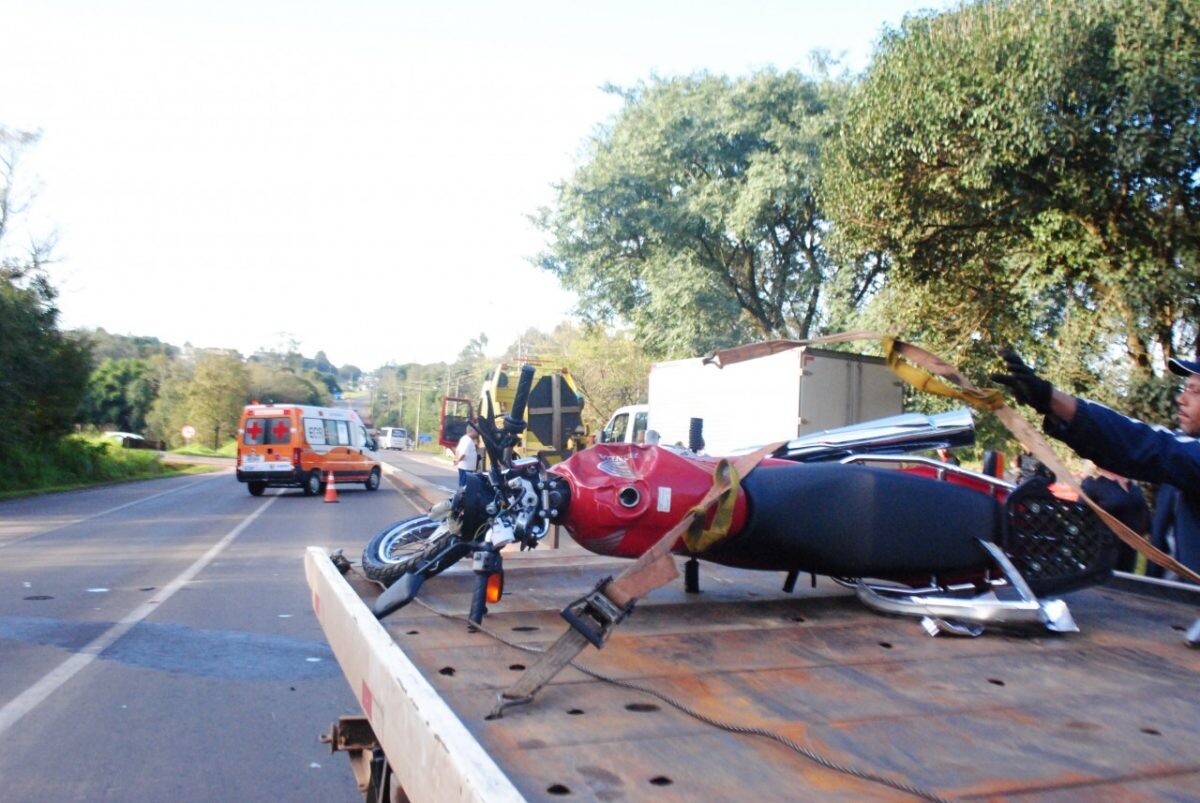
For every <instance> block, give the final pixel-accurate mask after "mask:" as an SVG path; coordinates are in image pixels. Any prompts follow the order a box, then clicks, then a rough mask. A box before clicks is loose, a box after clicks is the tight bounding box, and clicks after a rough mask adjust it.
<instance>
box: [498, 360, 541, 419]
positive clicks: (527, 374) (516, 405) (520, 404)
mask: <svg viewBox="0 0 1200 803" xmlns="http://www.w3.org/2000/svg"><path fill="white" fill-rule="evenodd" d="M533 373H534V367H533V366H532V365H530V364H528V363H526V364H525V365H522V366H521V376H520V378H519V379H518V380H517V389H516V392H515V393H514V394H513V404H512V410H510V411H509V413H508V415H506V416H504V431H505V432H514V433H515V432H523V431H524V430H525V406H526V404H527V403H528V402H529V390H530V388H532V387H533Z"/></svg>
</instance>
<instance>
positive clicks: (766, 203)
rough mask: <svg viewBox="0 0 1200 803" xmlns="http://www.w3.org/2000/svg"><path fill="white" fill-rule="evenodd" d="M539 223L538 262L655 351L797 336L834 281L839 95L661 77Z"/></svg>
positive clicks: (604, 134) (793, 85) (601, 317)
mask: <svg viewBox="0 0 1200 803" xmlns="http://www.w3.org/2000/svg"><path fill="white" fill-rule="evenodd" d="M612 91H614V92H619V94H621V95H622V97H623V98H624V101H625V105H624V108H623V109H622V111H621V112H620V113H619V114H618V115H617V117H616V119H615V120H614V121H613V122H612V123H611V125H608V126H607V127H605V128H603V129H602V130H601V131H600V132H599V133H598V134H597V135H596V136H595V137H594V139H593V140H592V142H591V143H590V150H589V153H588V155H587V158H586V161H585V163H584V164H583V165H582V166H581V167H580V168H579V169H578V170H577V171H576V172H575V174H574V175H573V176H572V177H571V178H570V179H569V180H568V181H567V182H565V183H564V184H563V185H561V186H560V187H559V189H558V198H557V202H556V204H555V205H554V206H553V207H552V208H549V209H544V210H542V212H541V213H540V216H539V218H538V222H539V225H540V226H541V227H542V228H543V229H544V230H545V231H546V232H548V233H549V235H550V237H551V242H550V246H549V248H548V250H547V251H546V252H545V253H544V254H542V255H541V257H540V258H539V260H538V261H539V264H540V265H541V266H542V267H544V268H545V269H547V270H549V271H551V272H553V273H555V274H556V275H557V276H558V277H559V278H560V280H561V281H562V283H563V284H564V285H565V286H566V287H567V288H569V289H571V290H574V291H575V292H576V293H578V295H579V298H580V305H579V307H580V311H581V313H582V314H583V316H584V318H585V320H586V321H588V322H591V323H605V322H612V321H628V322H630V323H631V324H632V327H633V332H634V336H635V338H636V340H637V342H638V343H639V344H641V346H642V347H643V348H644V349H645V351H646V352H647V353H648V354H651V355H653V356H655V357H668V356H679V355H689V354H697V353H702V352H705V351H708V350H711V349H712V348H714V347H717V346H723V345H729V344H733V343H738V342H743V341H745V340H746V339H750V338H757V337H774V336H790V337H804V336H806V335H808V334H809V333H810V332H811V331H813V329H814V328H815V327H816V326H817V324H818V323H819V321H820V319H821V315H822V295H821V294H822V288H823V285H824V283H825V282H826V280H827V279H828V278H829V276H830V273H831V271H832V264H831V261H830V258H829V255H828V253H827V250H826V248H825V245H824V231H825V229H826V221H825V220H824V219H823V217H822V215H821V214H820V210H819V208H818V203H817V195H816V187H817V182H818V180H819V178H820V173H821V166H820V159H819V154H820V149H821V144H822V142H823V141H824V139H825V137H826V136H827V134H828V132H829V131H830V130H831V128H832V125H833V122H834V120H835V118H836V104H837V101H838V99H839V98H840V97H841V95H842V93H843V91H844V87H843V86H842V85H841V84H838V83H835V82H831V81H825V82H817V81H813V80H810V79H807V78H805V77H803V76H801V75H800V74H798V73H794V72H788V73H782V74H778V73H774V72H763V73H759V74H757V75H755V76H752V77H751V78H748V79H744V80H736V81H735V80H731V79H727V78H722V77H713V76H706V75H699V76H693V77H687V78H674V79H655V80H653V81H651V82H649V83H647V84H645V85H641V86H638V87H636V88H634V89H631V90H628V91H619V90H616V89H613V90H612Z"/></svg>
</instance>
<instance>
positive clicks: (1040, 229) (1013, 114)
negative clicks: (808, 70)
mask: <svg viewBox="0 0 1200 803" xmlns="http://www.w3.org/2000/svg"><path fill="white" fill-rule="evenodd" d="M1198 120H1200V5H1198V4H1197V3H1195V2H1194V0H1136V2H1135V1H1134V0H1089V1H1088V2H1050V0H1009V1H1008V2H979V3H975V4H972V5H967V6H964V7H962V8H960V9H959V10H957V11H954V12H950V13H944V14H940V15H936V16H932V15H917V16H910V17H908V18H906V20H905V21H904V23H903V24H902V25H901V27H900V28H899V29H897V30H893V31H891V32H889V33H888V34H887V35H886V36H885V37H884V38H883V40H882V41H881V44H880V45H879V47H878V50H877V52H876V54H875V58H874V61H873V63H872V65H871V67H870V69H869V70H868V72H867V73H866V75H865V77H864V79H863V80H862V82H861V84H860V85H859V86H858V87H857V88H856V90H855V92H854V93H853V95H852V97H851V99H850V101H849V104H848V109H847V113H846V117H845V122H844V125H843V126H842V128H841V130H840V132H839V134H838V136H837V137H836V138H835V140H834V141H833V143H832V144H831V147H830V148H829V150H828V152H827V155H826V173H825V181H824V184H823V197H824V198H825V199H826V202H827V208H828V210H829V212H830V216H831V218H833V220H834V221H835V222H836V227H837V231H838V235H839V245H840V246H841V247H842V248H844V249H845V252H847V253H866V252H874V253H879V254H882V255H883V257H884V261H885V264H886V265H887V266H888V267H889V268H890V274H889V289H888V292H887V293H885V294H881V295H880V296H878V297H877V298H876V300H875V301H876V303H875V311H874V313H873V314H874V315H875V316H876V317H877V318H878V319H882V320H884V321H885V322H887V323H890V324H894V328H897V329H900V330H901V331H905V332H908V333H909V334H910V335H914V336H917V337H921V338H923V339H926V340H927V341H929V342H934V343H942V344H947V345H948V346H949V347H950V350H951V352H952V353H957V354H961V355H967V356H968V357H970V356H971V355H974V357H973V359H976V360H978V364H980V365H982V364H983V363H985V362H986V361H987V360H988V359H991V345H992V344H993V343H1004V342H1012V343H1016V344H1017V345H1018V346H1019V347H1020V348H1022V349H1023V350H1024V351H1026V352H1029V353H1031V354H1034V355H1035V356H1040V357H1041V358H1042V359H1043V360H1044V362H1046V363H1047V364H1048V366H1049V371H1050V374H1051V375H1052V378H1054V379H1055V380H1056V381H1058V382H1060V383H1064V382H1065V384H1067V385H1068V386H1069V387H1072V388H1073V389H1075V390H1077V391H1087V390H1089V389H1095V388H1097V387H1098V385H1097V383H1098V380H1099V378H1100V377H1101V376H1103V375H1104V374H1105V373H1106V371H1108V370H1109V367H1110V366H1112V365H1113V364H1114V359H1113V357H1114V354H1113V352H1112V346H1113V344H1114V343H1115V344H1119V349H1120V351H1122V352H1124V354H1125V355H1126V356H1127V358H1128V360H1127V361H1125V366H1124V367H1123V369H1122V372H1121V373H1122V374H1124V375H1126V376H1128V375H1129V374H1131V373H1132V374H1133V380H1132V384H1134V385H1135V384H1137V383H1138V382H1142V383H1145V382H1151V381H1153V380H1152V378H1151V374H1152V366H1153V365H1154V364H1159V365H1161V360H1162V358H1164V357H1167V356H1170V355H1172V354H1173V353H1178V352H1184V353H1187V354H1194V353H1195V352H1196V349H1197V345H1200V344H1198V342H1197V329H1196V321H1197V314H1198V313H1200V309H1198V308H1197V305H1198V295H1197V284H1198V279H1200V268H1198V265H1197V252H1198V250H1200V189H1198V187H1200V184H1198V180H1197V177H1198V176H1200V129H1198V127H1197V121H1198ZM885 325H886V324H885ZM1130 367H1132V371H1130ZM1112 380H1113V377H1112V376H1108V377H1105V380H1104V382H1103V383H1102V384H1101V385H1100V386H1101V387H1103V386H1112V385H1113V381H1112ZM1121 384H1123V385H1124V387H1123V388H1122V390H1123V391H1125V392H1127V393H1128V394H1131V395H1133V396H1147V393H1145V392H1143V391H1138V390H1136V389H1134V388H1133V387H1132V386H1131V382H1130V381H1125V382H1123V383H1121ZM1149 395H1153V394H1149ZM1160 395H1161V394H1160Z"/></svg>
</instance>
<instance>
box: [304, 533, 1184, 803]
mask: <svg viewBox="0 0 1200 803" xmlns="http://www.w3.org/2000/svg"><path fill="white" fill-rule="evenodd" d="M564 540H565V541H566V544H565V545H563V546H562V547H560V548H558V549H552V548H546V547H545V545H543V547H540V548H538V549H536V550H533V551H530V552H523V553H518V552H514V553H509V552H506V553H505V594H504V598H503V599H502V600H501V601H500V602H499V603H497V604H494V605H492V606H491V609H490V611H489V613H488V615H487V616H486V618H485V619H484V622H483V625H484V629H485V631H486V632H479V631H472V629H470V628H468V626H467V623H466V615H467V611H468V608H469V605H470V599H471V591H472V588H473V584H474V581H475V575H474V574H473V573H472V571H471V570H470V561H469V560H466V561H463V562H462V563H461V564H460V565H459V566H456V567H453V568H452V569H450V570H449V571H447V572H446V573H444V574H442V575H439V576H437V577H434V578H432V579H430V580H428V581H427V582H426V583H425V584H424V586H423V587H422V589H421V592H420V595H419V596H418V598H417V601H415V602H413V603H412V604H410V605H409V606H407V607H405V608H403V609H401V610H399V611H397V612H395V613H393V614H391V615H390V616H388V617H386V618H385V619H384V620H383V621H382V622H380V621H378V620H376V619H375V617H374V616H373V615H372V614H371V612H370V610H369V605H370V604H371V603H372V602H373V599H374V597H375V596H377V595H378V593H379V591H380V589H379V587H378V586H377V585H375V584H373V583H370V582H368V581H366V580H365V579H364V578H363V577H362V576H361V575H359V574H358V573H357V571H356V570H351V571H350V573H348V574H347V575H344V576H343V575H341V574H339V573H338V571H337V569H336V568H335V567H334V565H333V564H332V563H331V561H330V560H329V558H328V556H327V555H326V554H324V553H323V552H322V551H321V550H319V549H316V548H310V549H309V550H308V553H307V555H306V559H305V561H306V572H307V575H308V582H309V586H310V587H311V589H312V592H313V605H314V609H315V611H316V614H317V617H318V619H319V620H320V623H321V626H322V628H323V629H324V631H325V634H326V636H327V638H328V640H329V642H330V645H331V646H332V648H333V651H334V653H335V655H336V657H337V660H338V662H339V663H340V665H341V666H342V669H343V671H344V672H345V674H346V677H347V679H348V681H349V682H350V685H351V688H352V689H353V690H354V692H355V694H356V695H357V696H358V698H359V702H360V703H361V704H362V707H363V712H364V715H365V717H366V719H367V720H368V721H369V723H370V725H371V729H372V730H373V732H374V736H375V738H376V739H377V741H378V744H379V746H380V747H381V749H382V751H383V753H384V754H385V755H386V758H387V761H388V762H389V763H390V765H391V767H392V769H393V771H394V773H395V778H396V781H397V782H398V785H399V786H400V787H401V788H402V789H403V791H404V794H406V795H407V796H408V798H409V799H411V800H413V801H423V800H429V801H437V802H438V803H443V802H444V801H449V800H479V801H486V802H487V803H495V801H503V800H520V799H527V800H555V801H562V800H598V801H615V800H651V799H652V800H655V801H670V800H685V801H689V802H690V803H694V801H713V800H855V801H858V800H905V799H914V798H920V797H930V798H943V799H954V800H963V799H967V800H970V799H983V800H999V799H1022V800H1039V801H1043V800H1081V799H1086V800H1089V801H1092V800H1121V801H1127V800H1140V799H1145V800H1200V650H1196V649H1189V648H1188V647H1187V646H1186V645H1185V643H1184V633H1185V631H1186V630H1187V628H1188V627H1189V626H1190V625H1191V623H1192V622H1193V621H1194V620H1195V619H1196V617H1197V612H1198V607H1197V601H1198V600H1200V597H1192V596H1191V592H1189V591H1187V590H1185V587H1182V586H1177V585H1173V584H1172V585H1171V586H1170V587H1168V586H1166V585H1164V584H1159V586H1158V587H1160V588H1166V590H1167V592H1169V593H1163V594H1158V595H1156V596H1148V595H1146V594H1143V593H1137V592H1134V591H1130V590H1126V588H1125V586H1139V585H1140V586H1145V585H1147V584H1146V583H1144V582H1142V583H1140V584H1139V583H1138V582H1136V581H1119V580H1118V581H1114V582H1112V583H1110V584H1109V585H1106V586H1101V587H1094V588H1091V589H1087V590H1083V591H1079V592H1074V593H1072V594H1068V595H1066V596H1064V597H1063V598H1064V599H1065V600H1066V601H1067V603H1068V605H1069V606H1070V609H1071V612H1072V614H1073V616H1074V618H1075V621H1076V622H1077V623H1078V625H1079V627H1080V630H1081V632H1079V633H1073V634H1062V635H1060V634H1052V633H1049V632H1046V633H1044V634H1037V635H1034V636H1024V635H1004V634H996V633H992V632H989V633H988V634H986V635H984V636H983V637H981V638H974V639H972V638H956V637H952V636H938V637H936V638H931V637H929V636H927V635H926V634H925V632H924V631H923V630H922V628H921V626H920V624H919V623H918V622H917V621H916V620H915V619H910V618H899V617H889V616H883V615H880V614H877V613H874V612H872V611H870V610H868V609H866V608H865V607H864V606H863V605H862V604H861V603H859V602H858V600H857V599H856V598H855V597H854V596H853V594H852V593H851V592H849V591H847V590H846V589H844V588H842V587H840V586H838V585H836V584H834V583H832V582H831V581H829V580H827V579H825V578H819V579H818V582H817V584H816V586H815V587H811V586H809V585H808V584H807V583H806V582H804V579H802V581H801V582H800V583H798V584H797V588H796V591H795V593H792V594H788V593H785V592H783V591H782V590H781V588H782V585H783V579H784V578H783V575H782V574H781V573H766V572H751V571H738V570H732V569H726V568H723V567H718V566H714V565H711V564H705V563H702V564H701V571H700V593H698V594H688V593H686V592H685V590H684V587H683V581H682V578H681V579H680V580H679V581H678V582H676V583H674V584H672V585H670V586H667V587H663V588H660V589H658V590H657V591H654V592H653V593H651V594H649V595H648V596H647V597H646V598H644V599H642V600H641V601H640V602H639V603H638V605H637V607H636V609H635V611H634V613H633V614H632V615H631V616H630V617H629V618H628V619H626V620H625V621H624V622H622V623H621V624H620V625H619V626H617V627H616V628H615V630H614V631H613V635H612V637H611V639H610V640H609V641H608V643H607V644H606V645H605V646H604V648H603V649H601V650H595V649H592V648H590V647H589V648H588V649H587V650H585V651H584V652H583V653H581V654H580V656H579V658H578V659H577V661H576V664H577V665H578V666H580V667H583V668H585V669H586V670H588V673H585V672H583V671H580V670H579V669H577V668H574V667H569V668H567V669H565V670H564V671H563V672H561V673H560V674H559V675H558V676H557V677H556V678H555V679H554V681H553V682H552V683H551V684H549V685H548V686H546V687H545V688H544V689H542V691H541V692H540V693H539V694H538V695H537V696H536V698H535V699H534V700H533V701H532V702H531V703H529V704H527V705H522V706H517V707H513V708H509V709H507V710H506V711H505V713H504V715H503V716H502V717H500V718H496V719H488V714H489V712H491V711H492V710H493V708H494V707H495V704H496V701H497V694H498V692H500V691H501V690H503V689H505V688H507V687H508V686H510V685H511V684H512V683H513V682H515V680H516V679H517V677H518V676H519V674H520V672H521V670H522V669H523V668H524V667H526V666H529V665H530V664H531V663H532V662H533V661H534V660H535V658H536V654H535V653H533V652H529V651H527V650H541V649H544V648H546V647H547V646H548V645H549V644H551V643H552V642H553V641H554V640H555V639H556V638H557V637H558V636H559V635H560V634H561V633H562V632H563V630H564V629H565V628H566V626H567V625H566V622H565V621H564V620H563V619H562V618H561V617H560V614H559V612H560V611H561V610H562V609H563V608H564V607H566V606H567V605H568V604H569V603H570V602H572V601H573V600H575V599H577V598H578V597H580V596H581V595H583V594H584V593H586V592H587V591H589V590H590V589H591V588H592V587H593V586H594V585H595V583H596V582H597V581H598V580H600V579H602V578H603V577H605V576H608V575H615V574H617V573H619V572H620V571H621V570H622V568H624V567H625V566H627V565H628V563H627V562H626V561H621V560H616V559H611V558H604V557H600V556H596V555H592V554H591V553H588V552H585V551H584V550H582V549H580V548H579V547H578V546H575V545H574V544H573V543H571V542H570V541H569V539H566V538H564ZM680 560H681V562H682V559H680ZM681 569H682V566H681ZM805 579H806V578H805ZM1172 597H1173V598H1172ZM589 673H595V674H589ZM601 677H602V678H604V679H601ZM640 689H652V690H653V691H654V692H655V693H654V694H651V693H648V692H647V691H643V690H640ZM672 701H674V702H677V703H678V704H679V705H680V706H682V707H683V708H682V709H681V708H677V707H675V706H673V705H672V704H671V702H672Z"/></svg>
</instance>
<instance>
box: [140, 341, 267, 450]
mask: <svg viewBox="0 0 1200 803" xmlns="http://www.w3.org/2000/svg"><path fill="white" fill-rule="evenodd" d="M248 384H249V372H248V371H247V369H246V366H245V365H243V364H242V361H241V359H239V358H238V357H237V356H236V355H235V354H230V353H227V352H219V351H208V352H201V353H199V354H197V355H196V356H195V357H194V359H180V360H176V361H175V362H173V363H172V364H171V365H170V368H169V371H168V372H167V374H166V376H165V378H164V380H163V382H162V384H161V386H160V388H159V394H158V398H157V399H156V400H155V402H154V405H153V406H152V407H151V409H150V413H149V414H148V415H147V417H146V418H147V425H148V429H149V430H150V431H151V432H152V433H153V434H154V435H155V436H156V437H158V438H162V439H163V440H166V441H167V442H168V443H169V444H171V445H176V446H177V445H180V444H181V443H182V442H183V438H182V436H181V435H180V430H181V429H182V428H183V426H184V425H185V424H190V425H191V426H193V427H195V428H196V439H197V441H198V442H200V443H204V444H207V445H209V446H211V447H212V448H214V449H217V448H219V447H220V446H221V443H222V441H225V440H228V439H229V438H231V437H233V436H234V433H235V432H236V431H237V422H238V418H239V417H240V415H241V410H242V406H243V405H244V404H245V401H246V398H247V388H248Z"/></svg>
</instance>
